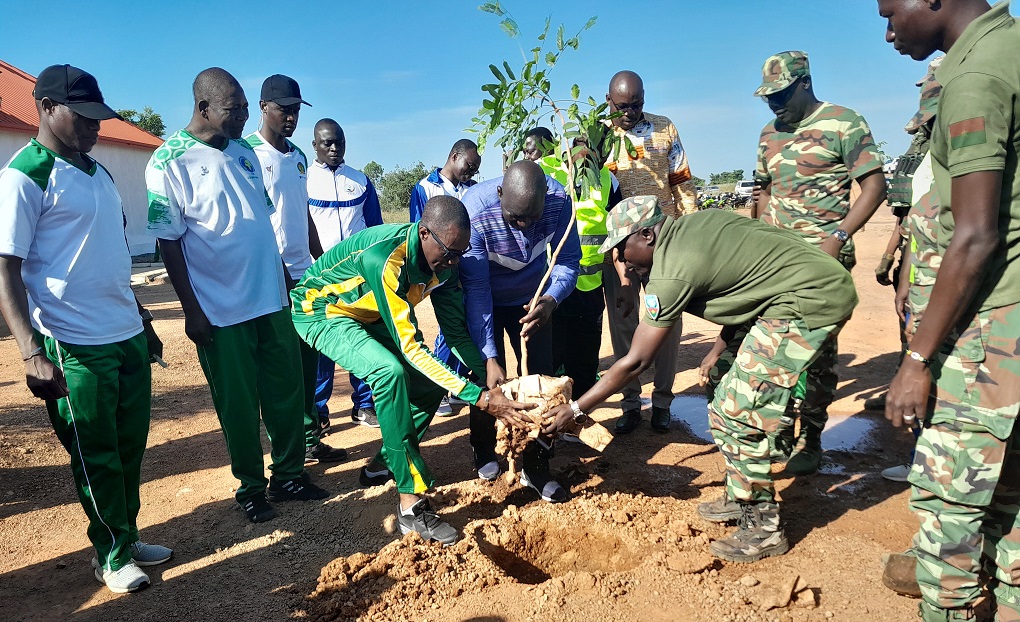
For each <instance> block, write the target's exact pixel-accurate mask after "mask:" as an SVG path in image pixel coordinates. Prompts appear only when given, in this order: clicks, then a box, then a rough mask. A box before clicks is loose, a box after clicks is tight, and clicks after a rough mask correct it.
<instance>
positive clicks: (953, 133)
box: [949, 117, 988, 149]
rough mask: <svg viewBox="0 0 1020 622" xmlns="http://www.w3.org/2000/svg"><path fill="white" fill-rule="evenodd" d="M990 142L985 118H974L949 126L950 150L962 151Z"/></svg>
mask: <svg viewBox="0 0 1020 622" xmlns="http://www.w3.org/2000/svg"><path fill="white" fill-rule="evenodd" d="M986 142H988V138H987V136H986V135H985V118H984V117H974V118H972V119H964V120H963V121H957V122H956V123H952V124H950V125H949V148H950V149H962V148H963V147H971V146H973V145H983V144H985V143H986Z"/></svg>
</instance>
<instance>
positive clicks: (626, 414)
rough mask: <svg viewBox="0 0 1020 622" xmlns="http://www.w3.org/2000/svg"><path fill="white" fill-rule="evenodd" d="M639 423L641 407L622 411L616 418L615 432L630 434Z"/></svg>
mask: <svg viewBox="0 0 1020 622" xmlns="http://www.w3.org/2000/svg"><path fill="white" fill-rule="evenodd" d="M640 423H641V409H640V408H635V409H633V410H625V411H623V416H622V417H620V418H619V419H617V420H616V433H617V434H630V433H631V432H633V431H634V430H636V429H637V427H638V424H640Z"/></svg>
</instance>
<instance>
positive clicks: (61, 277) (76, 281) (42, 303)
mask: <svg viewBox="0 0 1020 622" xmlns="http://www.w3.org/2000/svg"><path fill="white" fill-rule="evenodd" d="M87 161H88V162H90V163H91V165H92V166H91V169H90V170H89V171H87V172H86V171H83V170H81V169H80V168H78V167H76V166H75V165H74V164H71V163H70V162H68V161H66V160H64V159H62V158H61V157H60V156H58V155H57V154H55V153H54V152H52V151H50V150H49V149H47V148H46V147H44V146H42V145H41V144H39V143H38V142H37V141H36V140H35V139H32V141H31V142H29V143H28V144H27V145H25V146H24V147H22V148H21V149H19V150H18V152H17V153H15V154H14V157H13V158H11V160H10V161H9V162H8V163H7V165H6V166H5V167H4V168H3V169H0V255H9V256H13V257H20V258H21V259H22V260H24V261H23V263H22V265H21V276H22V279H23V280H24V282H25V289H26V290H27V292H28V304H29V312H30V314H31V320H32V325H33V326H34V327H35V329H36V330H38V331H39V332H40V333H42V334H44V335H47V336H49V337H52V338H54V339H56V340H58V341H62V342H65V343H70V344H76V345H105V344H111V343H117V342H120V341H124V340H125V339H130V338H131V337H134V336H135V335H137V334H138V333H140V332H142V321H141V318H140V317H139V316H138V307H137V305H136V304H135V298H134V294H132V292H131V253H130V251H129V250H128V246H127V240H126V239H125V237H124V211H123V205H122V203H121V198H120V193H119V192H117V188H116V186H114V184H113V178H111V177H110V174H109V173H108V172H107V170H106V169H105V168H103V167H102V166H101V165H99V164H98V163H97V162H95V161H94V160H91V159H87Z"/></svg>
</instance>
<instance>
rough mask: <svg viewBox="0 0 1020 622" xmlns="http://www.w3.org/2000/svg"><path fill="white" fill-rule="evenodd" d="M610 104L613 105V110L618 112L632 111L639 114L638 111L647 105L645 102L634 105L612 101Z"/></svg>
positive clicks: (637, 102)
mask: <svg viewBox="0 0 1020 622" xmlns="http://www.w3.org/2000/svg"><path fill="white" fill-rule="evenodd" d="M609 103H611V104H612V105H613V108H615V109H616V110H617V111H618V112H630V111H631V110H633V111H634V112H637V111H638V110H641V109H642V108H643V107H644V105H645V102H644V100H641V101H636V102H634V103H632V104H618V103H616V102H614V101H613V100H612V99H610V100H609Z"/></svg>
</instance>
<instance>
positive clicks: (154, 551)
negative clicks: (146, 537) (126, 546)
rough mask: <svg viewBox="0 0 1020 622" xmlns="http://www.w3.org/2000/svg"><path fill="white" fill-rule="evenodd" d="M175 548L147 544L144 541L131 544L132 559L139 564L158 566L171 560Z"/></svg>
mask: <svg viewBox="0 0 1020 622" xmlns="http://www.w3.org/2000/svg"><path fill="white" fill-rule="evenodd" d="M173 555H174V552H173V549H168V548H167V547H165V546H160V545H158V544H146V543H144V542H142V541H138V542H135V543H134V544H132V545H131V559H133V560H135V563H136V564H138V565H139V566H158V565H159V564H162V563H164V562H168V561H170V558H171V557H173Z"/></svg>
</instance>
